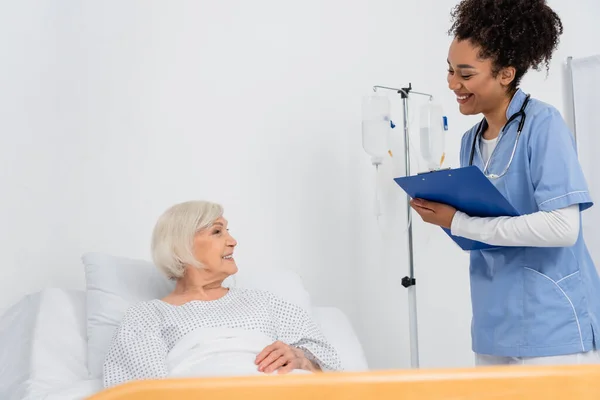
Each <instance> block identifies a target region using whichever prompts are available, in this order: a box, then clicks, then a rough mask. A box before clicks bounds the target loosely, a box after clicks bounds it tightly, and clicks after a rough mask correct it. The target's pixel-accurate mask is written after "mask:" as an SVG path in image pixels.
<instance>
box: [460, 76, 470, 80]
mask: <svg viewBox="0 0 600 400" xmlns="http://www.w3.org/2000/svg"><path fill="white" fill-rule="evenodd" d="M472 76H473V75H461V78H463V79H465V80H467V79H470V78H471V77H472Z"/></svg>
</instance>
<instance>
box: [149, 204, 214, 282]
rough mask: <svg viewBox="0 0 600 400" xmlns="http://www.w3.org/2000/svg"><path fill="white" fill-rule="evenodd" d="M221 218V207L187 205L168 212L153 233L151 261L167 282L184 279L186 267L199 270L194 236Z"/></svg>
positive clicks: (157, 223) (200, 266)
mask: <svg viewBox="0 0 600 400" xmlns="http://www.w3.org/2000/svg"><path fill="white" fill-rule="evenodd" d="M222 216H223V206H221V205H220V204H216V203H211V202H209V201H201V200H197V201H186V202H184V203H179V204H175V205H174V206H172V207H170V208H169V209H167V210H166V211H165V212H164V213H163V214H162V215H161V216H160V218H159V219H158V221H157V222H156V225H155V226H154V231H153V232H152V259H153V261H154V264H155V265H156V266H157V267H158V269H159V270H161V272H163V273H164V274H165V275H166V276H167V277H168V278H169V279H179V278H181V277H183V273H184V272H185V267H186V266H187V265H189V266H193V267H196V268H202V265H201V264H200V262H199V261H198V260H196V258H195V257H194V249H193V246H194V236H195V235H196V233H198V232H199V231H201V230H203V229H206V228H209V227H210V226H212V225H213V224H214V222H215V221H216V220H217V219H218V218H219V217H222Z"/></svg>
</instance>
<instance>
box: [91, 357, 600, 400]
mask: <svg viewBox="0 0 600 400" xmlns="http://www.w3.org/2000/svg"><path fill="white" fill-rule="evenodd" d="M167 399H169V400H191V399H199V400H234V399H235V400H317V399H326V400H341V399H344V400H359V399H360V400H371V399H373V400H375V399H381V400H388V399H390V400H391V399H394V400H442V399H443V400H492V399H493V400H505V399H510V400H519V399H527V400H554V399H565V400H600V365H574V366H556V367H554V366H539V367H538V366H535V367H532V366H510V367H504V366H503V367H480V368H469V369H437V370H427V369H420V370H401V371H394V370H390V371H371V372H364V373H350V372H347V373H346V372H343V373H320V374H314V375H286V376H253V377H236V378H210V379H209V378H201V379H166V380H152V381H150V380H148V381H138V382H131V383H127V384H124V385H121V386H117V387H114V388H111V389H107V390H105V391H102V392H100V393H98V394H96V395H94V396H92V397H90V398H89V400H167Z"/></svg>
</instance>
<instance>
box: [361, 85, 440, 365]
mask: <svg viewBox="0 0 600 400" xmlns="http://www.w3.org/2000/svg"><path fill="white" fill-rule="evenodd" d="M377 89H386V90H393V91H394V92H396V93H398V94H400V95H401V96H402V103H403V105H404V149H405V171H406V176H410V136H409V133H408V96H409V93H413V94H418V95H421V96H428V97H429V99H430V100H431V99H433V96H432V95H430V94H427V93H420V92H415V91H413V90H412V84H411V83H409V84H408V87H407V88H402V89H396V88H391V87H387V86H373V91H374V92H376V91H377ZM406 215H407V221H408V268H409V276H405V277H404V278H402V286H404V287H405V288H406V289H408V318H409V326H410V364H411V367H412V368H419V336H418V329H417V292H416V287H415V286H416V284H417V281H416V279H415V266H414V257H413V254H414V253H413V252H414V249H413V235H412V218H411V217H412V212H411V207H410V196H408V195H406Z"/></svg>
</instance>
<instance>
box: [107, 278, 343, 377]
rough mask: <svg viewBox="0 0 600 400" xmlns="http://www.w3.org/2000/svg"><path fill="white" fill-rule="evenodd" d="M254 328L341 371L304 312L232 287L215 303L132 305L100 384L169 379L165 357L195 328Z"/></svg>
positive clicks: (326, 367)
mask: <svg viewBox="0 0 600 400" xmlns="http://www.w3.org/2000/svg"><path fill="white" fill-rule="evenodd" d="M200 327H203V328H220V327H227V328H243V329H248V330H258V331H260V332H262V333H263V334H265V335H267V336H268V337H270V338H271V339H272V340H273V342H275V341H277V340H279V341H282V342H284V343H286V344H288V345H292V346H295V347H297V348H300V349H302V350H303V351H304V353H305V354H306V356H307V358H308V359H310V360H313V361H314V362H316V363H317V364H318V365H319V366H320V367H321V369H323V370H340V369H341V363H340V359H339V356H338V354H337V352H336V350H335V349H334V348H333V346H332V345H331V344H329V343H328V342H327V340H326V339H325V337H324V336H323V334H322V333H321V331H320V329H319V327H318V326H317V325H316V324H315V322H314V321H313V320H312V319H311V317H310V316H309V314H308V313H307V312H306V311H305V310H304V309H302V308H300V307H298V306H296V305H293V304H290V303H288V302H286V301H283V300H281V299H279V298H277V297H275V296H273V295H272V294H270V293H268V292H264V291H259V290H252V289H241V288H231V289H230V290H229V292H228V293H227V294H226V295H225V296H223V297H222V298H220V299H217V300H214V301H191V302H188V303H186V304H183V305H181V306H174V305H171V304H168V303H166V302H164V301H161V300H151V301H146V302H142V303H140V304H138V305H136V306H134V307H131V308H130V309H129V310H128V311H127V312H126V313H125V316H124V318H123V320H122V322H121V325H120V326H119V328H118V329H117V331H116V333H115V336H114V338H113V341H112V344H111V346H110V349H109V352H108V354H107V357H106V360H105V362H104V386H105V387H111V386H115V385H118V384H121V383H125V382H128V381H132V380H140V379H159V378H164V377H167V376H168V370H167V366H166V358H167V355H168V353H169V351H170V350H171V349H172V348H173V346H174V345H175V344H176V343H177V341H179V340H180V339H181V338H182V337H183V336H185V335H186V334H188V333H190V332H192V331H193V330H195V329H196V328H200Z"/></svg>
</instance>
